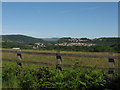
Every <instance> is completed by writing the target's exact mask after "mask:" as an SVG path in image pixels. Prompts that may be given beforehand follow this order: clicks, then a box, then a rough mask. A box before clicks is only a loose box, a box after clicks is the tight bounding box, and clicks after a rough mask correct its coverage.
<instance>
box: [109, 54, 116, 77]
mask: <svg viewBox="0 0 120 90" xmlns="http://www.w3.org/2000/svg"><path fill="white" fill-rule="evenodd" d="M108 63H109V69H108V76H109V77H110V78H112V77H113V76H114V73H115V60H114V57H113V54H111V55H110V57H109V58H108Z"/></svg>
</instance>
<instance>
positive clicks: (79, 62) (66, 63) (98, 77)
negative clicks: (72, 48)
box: [2, 49, 119, 90]
mask: <svg viewBox="0 0 120 90" xmlns="http://www.w3.org/2000/svg"><path fill="white" fill-rule="evenodd" d="M6 50H8V49H6ZM10 51H11V49H9V51H7V52H2V67H3V68H2V71H3V72H2V83H3V85H2V87H3V88H35V89H41V88H66V89H67V88H76V89H78V88H79V89H84V90H85V89H111V88H114V89H116V88H118V87H119V85H118V84H119V81H118V83H116V84H114V82H115V81H116V80H118V79H119V74H118V73H117V72H115V77H114V78H113V79H112V80H111V79H109V78H108V76H107V73H108V72H107V71H106V68H107V69H108V68H109V63H108V57H109V53H102V52H100V53H96V52H93V53H91V52H67V51H66V52H65V51H64V52H63V51H61V52H60V54H61V56H62V68H63V71H62V72H61V73H60V72H58V71H57V70H56V69H55V68H56V53H57V52H56V51H41V50H22V52H23V53H22V56H23V59H22V62H23V65H22V68H21V67H19V66H17V63H16V60H17V59H18V58H17V56H16V52H10ZM12 51H13V50H12ZM29 52H32V54H31V53H29ZM38 53H39V54H38ZM117 55H118V54H117V53H114V56H117ZM94 56H95V57H94ZM101 56H102V57H101ZM118 60H119V59H118V58H116V57H115V68H119V65H118V63H119V62H118ZM100 69H102V70H100ZM111 85H112V87H111Z"/></svg>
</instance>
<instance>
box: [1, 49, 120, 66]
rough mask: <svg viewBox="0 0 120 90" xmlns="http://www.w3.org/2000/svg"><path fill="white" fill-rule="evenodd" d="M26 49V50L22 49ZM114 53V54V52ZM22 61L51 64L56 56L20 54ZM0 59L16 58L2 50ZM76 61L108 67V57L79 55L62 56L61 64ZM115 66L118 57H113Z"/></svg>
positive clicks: (86, 64) (80, 63)
mask: <svg viewBox="0 0 120 90" xmlns="http://www.w3.org/2000/svg"><path fill="white" fill-rule="evenodd" d="M22 51H28V50H22ZM30 51H31V52H54V53H55V51H37V50H30ZM62 53H76V54H85V55H106V56H108V53H90V52H88V53H87V52H61V54H62ZM114 55H116V54H114ZM22 56H23V61H25V62H41V63H48V64H51V65H56V56H54V55H34V54H24V53H23V54H22ZM2 59H3V60H4V59H10V60H17V59H18V58H17V56H16V53H9V52H3V53H2ZM76 62H77V63H78V66H90V67H98V68H103V67H104V68H107V67H108V58H100V57H98V58H94V57H79V56H62V65H63V66H64V65H74V64H75V63H76ZM115 63H116V64H115V67H116V68H117V67H118V64H117V63H118V59H115Z"/></svg>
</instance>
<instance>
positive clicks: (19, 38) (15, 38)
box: [0, 35, 44, 43]
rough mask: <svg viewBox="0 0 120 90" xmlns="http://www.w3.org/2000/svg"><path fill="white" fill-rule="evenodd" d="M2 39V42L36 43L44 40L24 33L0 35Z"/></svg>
mask: <svg viewBox="0 0 120 90" xmlns="http://www.w3.org/2000/svg"><path fill="white" fill-rule="evenodd" d="M0 37H2V41H4V42H13V43H14V42H16V43H36V42H44V40H42V39H38V38H33V37H30V36H25V35H2V36H0Z"/></svg>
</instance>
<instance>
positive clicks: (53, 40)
mask: <svg viewBox="0 0 120 90" xmlns="http://www.w3.org/2000/svg"><path fill="white" fill-rule="evenodd" d="M42 39H43V40H44V41H47V42H56V41H58V40H59V38H42Z"/></svg>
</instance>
